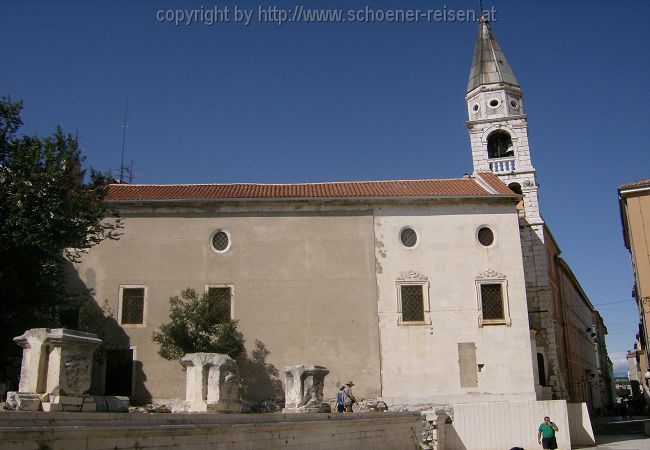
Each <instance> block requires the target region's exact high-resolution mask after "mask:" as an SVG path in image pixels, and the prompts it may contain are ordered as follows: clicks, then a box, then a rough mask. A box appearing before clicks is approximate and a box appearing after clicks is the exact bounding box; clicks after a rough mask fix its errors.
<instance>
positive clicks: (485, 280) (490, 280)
mask: <svg viewBox="0 0 650 450" xmlns="http://www.w3.org/2000/svg"><path fill="white" fill-rule="evenodd" d="M474 283H475V284H476V300H477V307H478V326H479V327H483V326H486V325H506V326H511V325H512V318H511V317H510V300H509V298H508V279H507V278H506V276H505V275H504V274H502V273H500V272H496V271H494V270H492V269H488V270H487V271H485V272H481V273H479V274H478V275H477V276H476V278H475V280H474ZM484 284H500V285H501V296H502V298H501V300H502V302H503V317H504V318H503V319H483V299H482V297H481V285H484Z"/></svg>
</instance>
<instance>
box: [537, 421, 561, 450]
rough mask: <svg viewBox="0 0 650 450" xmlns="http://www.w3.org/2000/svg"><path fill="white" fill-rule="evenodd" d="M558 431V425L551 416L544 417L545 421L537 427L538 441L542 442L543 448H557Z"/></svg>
mask: <svg viewBox="0 0 650 450" xmlns="http://www.w3.org/2000/svg"><path fill="white" fill-rule="evenodd" d="M556 431H559V430H558V427H557V425H555V423H553V422H551V418H550V417H548V416H546V417H544V422H543V423H542V424H541V425H540V426H539V428H538V429H537V443H538V444H542V448H544V449H556V448H557V441H556V439H555V432H556Z"/></svg>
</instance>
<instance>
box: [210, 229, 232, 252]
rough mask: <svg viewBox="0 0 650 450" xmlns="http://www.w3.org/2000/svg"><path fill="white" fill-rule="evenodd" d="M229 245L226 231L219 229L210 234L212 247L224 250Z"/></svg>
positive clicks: (219, 250)
mask: <svg viewBox="0 0 650 450" xmlns="http://www.w3.org/2000/svg"><path fill="white" fill-rule="evenodd" d="M229 246H230V237H229V236H228V233H226V232H225V231H223V230H219V231H217V232H216V233H214V235H213V236H212V248H214V249H215V250H216V251H218V252H225V251H226V250H228V247H229Z"/></svg>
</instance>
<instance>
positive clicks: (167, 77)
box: [0, 0, 650, 372]
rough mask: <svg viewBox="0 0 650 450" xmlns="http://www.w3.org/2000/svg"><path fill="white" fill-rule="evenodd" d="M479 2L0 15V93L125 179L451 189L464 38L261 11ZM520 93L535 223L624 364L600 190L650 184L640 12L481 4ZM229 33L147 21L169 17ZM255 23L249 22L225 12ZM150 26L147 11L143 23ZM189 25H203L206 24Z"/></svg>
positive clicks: (613, 255) (616, 221) (457, 158)
mask: <svg viewBox="0 0 650 450" xmlns="http://www.w3.org/2000/svg"><path fill="white" fill-rule="evenodd" d="M477 5H478V2H477V1H454V2H452V1H449V2H448V4H446V3H444V2H441V1H418V0H411V1H401V2H397V1H392V2H389V1H372V0H368V1H366V2H362V1H356V0H347V1H328V2H325V1H309V2H307V1H304V2H303V3H301V2H295V1H291V2H290V1H281V0H276V1H264V2H257V1H253V0H240V1H239V2H208V1H203V2H201V1H184V2H171V1H167V2H165V1H161V2H155V3H154V2H126V1H113V2H87V1H83V2H82V1H78V2H74V1H69V2H46V1H40V2H36V1H31V2H28V1H25V2H9V1H2V3H1V7H2V15H1V16H0V30H1V31H2V35H3V46H2V49H1V50H0V54H1V55H2V60H3V69H4V70H2V71H0V94H3V95H6V94H9V95H11V97H12V98H13V99H23V100H24V102H25V109H24V113H23V119H24V122H25V126H24V128H23V131H24V132H27V133H35V132H37V133H39V134H41V135H46V134H49V133H50V132H51V131H52V130H53V128H54V126H55V125H56V124H60V125H61V126H62V127H63V128H64V129H65V130H66V131H68V132H71V133H73V134H74V133H78V135H79V140H80V142H81V144H82V147H83V151H84V153H85V154H86V156H87V163H88V165H91V166H93V167H94V168H96V169H100V170H107V169H117V168H118V167H119V163H120V153H121V145H122V127H121V125H122V121H123V116H124V106H125V98H126V96H128V97H129V105H128V128H127V135H126V146H125V160H126V162H127V163H130V162H131V161H133V166H134V174H135V180H134V181H135V182H137V183H211V182H271V183H283V182H310V181H338V180H370V179H417V178H451V177H459V176H462V175H463V174H464V173H466V172H471V170H472V165H471V154H470V150H469V140H468V135H467V130H466V128H465V121H466V120H467V117H466V114H467V113H466V106H465V89H466V84H467V78H468V74H469V69H470V63H471V57H472V50H473V46H474V40H475V37H476V30H477V24H476V23H473V22H467V21H453V22H452V21H447V22H428V21H426V20H422V21H420V22H419V23H388V22H382V23H379V22H374V23H358V22H356V23H350V22H346V23H304V22H302V23H296V22H293V23H284V24H282V25H281V26H280V25H279V24H278V23H277V22H262V21H260V20H259V16H258V14H259V7H260V6H262V7H263V8H265V9H267V8H269V7H271V8H273V7H277V8H283V9H289V8H297V7H299V6H304V7H305V8H307V9H315V8H328V9H343V10H344V14H347V11H348V10H352V11H356V10H359V9H364V8H365V7H366V6H368V7H369V8H370V9H373V10H382V11H386V10H389V9H391V10H394V9H399V10H415V9H420V10H422V11H426V10H428V9H431V10H438V9H439V10H442V11H443V12H444V11H445V10H447V11H448V10H452V9H453V10H460V9H463V10H464V9H476V8H477ZM484 5H485V6H486V7H491V6H494V8H495V10H496V21H495V22H493V24H492V27H493V30H494V31H495V33H496V36H497V38H498V40H499V43H500V44H501V47H502V48H503V50H504V52H505V54H506V56H507V58H508V60H509V62H510V64H511V66H512V68H513V70H514V72H515V75H516V76H517V78H518V80H519V82H520V84H521V86H522V88H523V89H524V93H525V100H524V107H525V112H526V114H527V115H528V118H529V140H530V145H531V155H532V159H533V164H534V166H535V167H536V169H537V175H538V180H539V183H540V186H541V187H540V205H541V209H542V214H543V216H544V218H545V219H546V221H547V223H548V224H549V225H550V227H551V230H552V231H553V234H554V236H555V238H556V239H557V241H558V242H559V244H560V247H561V248H562V256H563V257H564V258H565V259H566V260H567V261H568V262H569V263H570V265H571V267H572V269H573V271H574V272H575V274H576V275H577V277H578V278H579V280H581V283H582V286H583V288H584V290H585V291H586V292H587V294H588V295H589V296H590V298H591V300H592V302H593V303H594V304H595V305H598V306H597V307H598V309H599V310H600V312H601V314H602V315H603V317H604V319H605V322H606V324H607V326H608V328H609V336H608V338H607V343H608V349H609V352H610V357H611V358H612V360H613V361H614V362H615V364H616V368H617V372H621V370H622V371H623V372H624V371H625V365H624V354H625V351H626V350H628V349H630V348H631V347H632V344H633V340H634V334H635V327H636V323H637V321H638V319H637V314H636V311H635V305H634V302H633V300H632V298H631V296H630V293H631V290H632V284H633V280H632V275H631V266H630V258H629V254H628V253H627V250H626V249H625V248H624V245H623V239H622V233H621V225H620V218H619V210H618V204H617V193H616V187H617V186H618V185H620V184H623V183H627V182H631V181H635V180H639V179H643V178H648V177H650V171H649V170H648V168H649V167H650V164H649V162H650V156H649V155H650V151H649V150H650V149H649V148H648V142H649V141H648V139H647V137H646V135H647V134H648V131H649V126H648V118H647V117H648V112H647V110H648V107H649V105H650V90H649V89H648V86H647V83H648V74H649V73H650V58H649V57H648V48H647V32H648V25H647V20H648V19H647V18H648V17H650V2H647V1H620V2H615V1H609V2H605V1H590V2H578V1H568V2H561V1H545V2H522V1H514V0H513V1H494V2H489V1H487V0H486V1H485V2H484ZM215 6H216V7H217V8H219V9H220V10H222V11H223V8H224V7H226V6H227V7H228V8H229V10H230V14H229V17H228V19H229V21H227V22H219V23H214V24H213V25H211V26H208V25H206V24H205V23H200V22H193V23H192V24H191V25H189V26H185V25H179V26H176V25H175V24H174V23H169V22H160V21H158V20H156V16H157V15H159V16H161V17H162V16H164V14H166V11H167V10H168V9H171V10H175V9H179V8H180V9H186V10H189V9H195V8H196V9H198V10H199V11H200V10H201V9H202V10H203V11H205V10H212V9H214V7H215ZM235 6H237V7H238V8H240V9H246V10H252V11H253V16H252V19H251V22H250V23H249V25H244V24H243V23H242V22H237V21H235V17H234V8H235ZM159 10H160V11H162V13H158V11H159ZM205 17H206V16H205V13H204V18H205Z"/></svg>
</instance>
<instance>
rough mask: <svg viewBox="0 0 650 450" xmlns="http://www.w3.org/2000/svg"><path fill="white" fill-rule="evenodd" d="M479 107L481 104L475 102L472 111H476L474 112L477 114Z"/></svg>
mask: <svg viewBox="0 0 650 450" xmlns="http://www.w3.org/2000/svg"><path fill="white" fill-rule="evenodd" d="M479 109H481V105H479V104H478V103H474V104H473V105H472V111H473V112H474V114H476V113H477V112H478V110H479Z"/></svg>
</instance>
